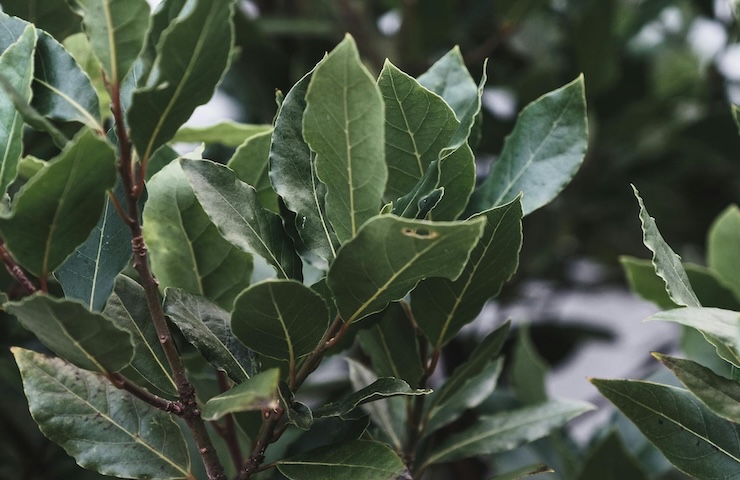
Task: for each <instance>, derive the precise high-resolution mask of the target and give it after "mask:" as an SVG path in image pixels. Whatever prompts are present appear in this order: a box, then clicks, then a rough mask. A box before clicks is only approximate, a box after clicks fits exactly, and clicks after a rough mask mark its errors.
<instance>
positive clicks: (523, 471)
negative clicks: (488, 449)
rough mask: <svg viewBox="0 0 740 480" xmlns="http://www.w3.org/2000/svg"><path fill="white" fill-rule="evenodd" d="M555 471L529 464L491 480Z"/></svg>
mask: <svg viewBox="0 0 740 480" xmlns="http://www.w3.org/2000/svg"><path fill="white" fill-rule="evenodd" d="M553 471H554V470H553V469H551V468H550V467H548V466H547V465H544V464H542V463H536V464H534V465H528V466H526V467H522V468H518V469H516V470H514V471H512V472H509V473H505V474H503V475H497V476H495V477H493V478H492V479H491V480H521V479H522V478H526V477H529V476H531V475H537V474H538V473H550V472H553ZM635 480H638V479H635Z"/></svg>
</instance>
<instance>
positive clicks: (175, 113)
mask: <svg viewBox="0 0 740 480" xmlns="http://www.w3.org/2000/svg"><path fill="white" fill-rule="evenodd" d="M194 3H195V5H193V6H192V7H191V8H189V9H187V13H185V10H186V9H183V13H182V14H181V15H179V16H178V17H177V18H176V19H175V20H174V21H173V22H172V23H171V24H170V26H169V27H167V29H166V30H165V31H164V32H163V33H162V38H161V40H160V42H159V45H158V47H157V58H156V61H155V64H156V65H157V68H156V69H153V70H152V73H151V74H149V76H148V78H147V79H146V86H144V87H142V88H139V89H137V90H136V91H135V92H134V94H133V103H132V105H131V108H130V109H129V111H128V121H129V124H130V125H131V139H132V141H133V143H134V145H135V146H136V151H137V152H138V153H139V157H140V158H141V159H142V160H144V161H146V160H148V159H149V157H150V156H151V155H152V153H154V151H155V150H156V149H157V148H158V147H159V146H160V145H162V144H164V143H166V142H168V141H170V140H172V138H173V137H174V136H175V133H177V131H178V129H179V128H180V126H182V124H183V123H185V122H186V121H187V120H188V118H190V115H191V114H192V113H193V110H195V108H196V107H197V106H199V105H202V104H204V103H206V102H207V101H208V100H209V99H210V98H211V96H212V95H213V92H214V90H215V88H216V85H218V83H219V81H220V80H221V77H222V76H223V73H224V72H225V71H226V68H227V67H228V65H229V59H230V56H231V46H232V44H233V39H234V27H233V24H232V22H231V17H232V13H233V2H232V1H230V0H197V1H195V2H194ZM242 140H243V139H242Z"/></svg>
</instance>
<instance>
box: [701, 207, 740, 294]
mask: <svg viewBox="0 0 740 480" xmlns="http://www.w3.org/2000/svg"><path fill="white" fill-rule="evenodd" d="M738 245H740V208H738V207H737V205H731V206H729V207H727V208H726V209H725V210H724V211H723V212H722V213H721V214H720V215H719V216H718V217H717V218H716V219H715V220H714V222H713V223H712V226H711V228H710V229H709V234H708V239H707V264H708V266H709V268H711V269H712V270H714V271H715V272H717V274H718V275H719V277H720V278H721V279H722V283H723V284H725V285H726V286H727V287H729V288H730V289H731V290H732V291H733V292H735V295H736V296H737V297H738V298H740V255H737V247H738Z"/></svg>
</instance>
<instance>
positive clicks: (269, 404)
mask: <svg viewBox="0 0 740 480" xmlns="http://www.w3.org/2000/svg"><path fill="white" fill-rule="evenodd" d="M279 379H280V370H279V369H277V368H272V369H270V370H267V371H264V372H260V373H258V374H257V375H255V376H253V377H251V378H249V379H247V380H245V381H243V382H242V383H240V384H239V385H236V386H234V387H233V388H232V389H231V390H229V391H227V392H224V393H222V394H221V395H218V396H215V397H213V398H211V399H210V400H208V401H207V402H206V406H205V408H204V409H203V418H204V419H206V420H211V421H212V420H218V419H219V418H221V417H223V416H224V415H227V414H229V413H234V412H247V411H251V410H262V409H264V408H276V407H277V395H278V394H277V388H278V381H279Z"/></svg>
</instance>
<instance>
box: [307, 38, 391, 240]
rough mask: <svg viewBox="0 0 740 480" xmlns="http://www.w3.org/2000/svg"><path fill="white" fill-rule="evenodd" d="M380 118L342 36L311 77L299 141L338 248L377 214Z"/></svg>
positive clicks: (382, 169) (381, 178)
mask: <svg viewBox="0 0 740 480" xmlns="http://www.w3.org/2000/svg"><path fill="white" fill-rule="evenodd" d="M384 116H385V115H384V110H383V99H382V97H381V95H380V92H379V90H378V88H377V86H376V85H375V81H374V80H373V78H372V77H371V76H370V74H369V73H368V71H367V69H366V68H365V67H364V65H363V64H362V62H361V61H360V57H359V54H358V52H357V47H356V45H355V42H354V40H353V39H352V37H350V36H347V37H345V39H344V40H343V41H342V42H341V43H340V44H339V45H337V47H336V48H335V49H334V50H333V51H332V52H331V53H330V54H329V55H328V56H327V57H326V58H325V59H324V60H322V61H321V63H319V65H318V66H317V67H316V69H315V71H314V73H313V75H312V76H311V80H310V83H309V86H308V91H307V93H306V111H305V114H304V117H303V136H304V138H305V139H306V142H307V143H308V144H309V146H310V147H311V150H313V151H314V152H316V160H315V162H316V173H317V175H318V177H319V179H320V180H321V181H322V182H323V183H324V184H325V185H326V190H327V193H326V213H327V217H328V219H329V222H330V223H331V225H332V226H333V227H334V231H335V232H336V234H337V238H339V240H340V241H342V242H345V241H347V240H349V239H350V238H352V237H354V236H355V235H356V234H357V231H358V229H359V228H360V226H362V225H363V224H364V223H365V222H366V221H367V220H369V219H370V218H372V217H373V216H375V215H376V214H377V213H378V211H379V210H380V207H381V204H382V196H383V191H384V189H385V183H386V179H387V177H388V172H387V169H386V165H385V160H384V158H385V152H384V145H385V141H384Z"/></svg>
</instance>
